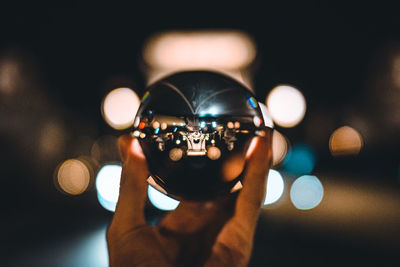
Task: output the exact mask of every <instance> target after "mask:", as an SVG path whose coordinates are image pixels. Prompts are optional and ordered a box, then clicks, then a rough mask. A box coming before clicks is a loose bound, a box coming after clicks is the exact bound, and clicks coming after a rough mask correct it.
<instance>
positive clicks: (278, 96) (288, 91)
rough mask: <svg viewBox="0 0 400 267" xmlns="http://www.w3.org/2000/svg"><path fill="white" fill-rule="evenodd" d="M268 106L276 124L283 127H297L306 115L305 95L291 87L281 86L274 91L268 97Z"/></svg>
mask: <svg viewBox="0 0 400 267" xmlns="http://www.w3.org/2000/svg"><path fill="white" fill-rule="evenodd" d="M266 105H267V107H268V110H269V112H270V114H271V117H272V119H273V120H274V122H275V123H276V124H278V125H279V126H282V127H287V128H290V127H294V126H296V125H297V124H299V123H300V122H301V120H302V119H303V118H304V115H305V113H306V100H305V98H304V96H303V94H302V93H301V92H300V91H299V90H298V89H296V88H294V87H293V86H289V85H280V86H277V87H275V88H274V89H272V91H271V92H270V93H269V94H268V96H267V99H266Z"/></svg>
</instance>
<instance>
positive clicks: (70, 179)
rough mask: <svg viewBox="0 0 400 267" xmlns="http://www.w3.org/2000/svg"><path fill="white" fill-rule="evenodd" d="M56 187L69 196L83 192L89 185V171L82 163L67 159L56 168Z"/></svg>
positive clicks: (77, 160)
mask: <svg viewBox="0 0 400 267" xmlns="http://www.w3.org/2000/svg"><path fill="white" fill-rule="evenodd" d="M56 173H57V175H56V181H55V182H56V187H57V188H59V189H61V190H62V191H63V192H65V193H67V194H70V195H79V194H82V193H83V192H85V191H86V190H87V189H88V187H89V184H90V177H91V171H90V169H89V167H88V166H87V165H86V164H85V162H84V161H82V160H79V159H68V160H66V161H64V162H63V163H61V164H60V166H59V167H58V168H57V172H56Z"/></svg>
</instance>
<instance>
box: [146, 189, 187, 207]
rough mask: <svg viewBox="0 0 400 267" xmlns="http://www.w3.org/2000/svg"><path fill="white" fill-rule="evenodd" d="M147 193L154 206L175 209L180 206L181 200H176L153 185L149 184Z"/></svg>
mask: <svg viewBox="0 0 400 267" xmlns="http://www.w3.org/2000/svg"><path fill="white" fill-rule="evenodd" d="M147 194H148V196H149V200H150V202H151V204H153V206H154V207H156V208H157V209H159V210H165V211H169V210H174V209H176V208H177V207H178V205H179V203H180V202H179V201H178V200H175V199H173V198H171V197H169V196H167V195H165V194H163V193H161V192H160V191H158V190H157V189H154V188H153V187H152V186H151V185H149V187H148V190H147Z"/></svg>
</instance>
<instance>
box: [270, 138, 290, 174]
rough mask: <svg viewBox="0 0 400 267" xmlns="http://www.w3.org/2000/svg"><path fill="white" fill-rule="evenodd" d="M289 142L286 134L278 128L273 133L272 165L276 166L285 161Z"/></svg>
mask: <svg viewBox="0 0 400 267" xmlns="http://www.w3.org/2000/svg"><path fill="white" fill-rule="evenodd" d="M288 148H289V144H288V141H287V139H286V138H285V136H283V135H282V134H281V133H280V132H278V131H277V130H274V132H273V134H272V165H273V166H276V165H278V164H279V163H281V162H282V161H283V159H284V158H285V157H286V154H287V152H288Z"/></svg>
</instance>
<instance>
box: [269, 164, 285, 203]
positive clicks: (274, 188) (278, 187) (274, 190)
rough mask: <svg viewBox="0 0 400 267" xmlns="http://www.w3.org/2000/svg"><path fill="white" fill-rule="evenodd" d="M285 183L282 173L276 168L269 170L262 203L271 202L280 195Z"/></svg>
mask: <svg viewBox="0 0 400 267" xmlns="http://www.w3.org/2000/svg"><path fill="white" fill-rule="evenodd" d="M284 188H285V183H284V181H283V178H282V175H281V174H280V173H279V172H278V171H276V170H272V169H271V170H270V171H269V173H268V179H267V193H266V194H265V199H264V205H268V204H272V203H274V202H276V201H278V199H279V198H280V197H281V196H282V194H283V190H284Z"/></svg>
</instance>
